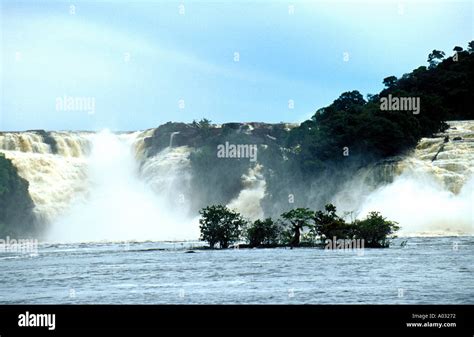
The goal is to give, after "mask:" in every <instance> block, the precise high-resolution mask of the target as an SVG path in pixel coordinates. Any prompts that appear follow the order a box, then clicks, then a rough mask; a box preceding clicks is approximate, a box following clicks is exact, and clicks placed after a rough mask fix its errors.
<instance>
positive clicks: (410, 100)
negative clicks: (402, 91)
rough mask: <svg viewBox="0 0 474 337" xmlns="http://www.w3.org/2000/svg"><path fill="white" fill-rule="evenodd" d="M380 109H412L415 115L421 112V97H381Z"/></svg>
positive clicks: (390, 95)
mask: <svg viewBox="0 0 474 337" xmlns="http://www.w3.org/2000/svg"><path fill="white" fill-rule="evenodd" d="M380 110H382V111H412V112H413V114H414V115H418V114H419V113H420V97H393V96H392V94H389V95H388V97H381V98H380Z"/></svg>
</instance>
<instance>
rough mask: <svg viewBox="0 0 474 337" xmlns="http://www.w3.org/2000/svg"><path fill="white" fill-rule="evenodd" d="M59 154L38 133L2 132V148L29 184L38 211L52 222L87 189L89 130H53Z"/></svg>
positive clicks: (43, 217) (0, 137)
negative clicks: (74, 131) (76, 131)
mask: <svg viewBox="0 0 474 337" xmlns="http://www.w3.org/2000/svg"><path fill="white" fill-rule="evenodd" d="M51 137H52V138H53V139H54V141H55V142H56V145H57V151H58V154H53V151H52V149H51V146H50V145H49V144H47V143H45V142H44V139H43V137H42V136H41V135H40V134H38V133H36V132H21V133H20V132H6V133H0V151H1V152H3V153H4V154H5V156H6V157H7V158H8V159H11V160H12V162H13V164H14V165H15V166H16V167H17V168H18V173H19V175H20V176H21V177H23V178H25V179H26V180H27V181H28V183H29V192H30V195H31V198H32V199H33V202H34V204H35V209H34V211H35V213H36V214H37V215H38V217H39V218H40V219H42V220H43V221H44V222H46V223H48V222H51V221H53V220H54V219H55V218H56V217H57V216H58V215H60V214H61V213H62V212H64V211H65V210H66V209H67V208H68V207H69V205H70V203H71V201H72V200H73V199H74V198H78V197H81V196H83V195H84V194H85V193H86V192H87V190H88V186H87V173H86V167H87V163H86V160H85V155H86V154H87V153H88V151H89V143H90V140H89V137H90V134H88V133H70V132H69V133H68V132H54V133H51Z"/></svg>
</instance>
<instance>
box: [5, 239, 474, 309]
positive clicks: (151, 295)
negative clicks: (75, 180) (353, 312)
mask: <svg viewBox="0 0 474 337" xmlns="http://www.w3.org/2000/svg"><path fill="white" fill-rule="evenodd" d="M404 240H407V241H408V242H407V244H406V246H405V247H401V246H400V243H401V242H402V241H404ZM190 245H192V243H183V244H180V243H175V244H173V243H156V242H145V243H130V244H129V245H126V244H121V243H101V244H97V243H96V244H61V245H51V244H40V245H39V247H38V252H37V254H24V253H12V252H2V253H0V266H1V267H2V272H1V275H0V303H2V304H5V303H10V304H14V303H137V304H140V303H321V304H323V303H324V304H331V303H453V304H458V303H470V304H473V303H474V237H472V236H471V237H437V238H405V239H397V240H396V241H394V243H393V245H392V248H389V249H365V250H364V251H363V252H360V251H358V252H356V251H327V250H323V249H309V248H306V249H303V248H301V249H293V250H290V249H259V250H257V249H240V250H225V251H205V250H196V253H194V254H190V253H186V246H190ZM157 249H164V250H157ZM361 253H362V254H361Z"/></svg>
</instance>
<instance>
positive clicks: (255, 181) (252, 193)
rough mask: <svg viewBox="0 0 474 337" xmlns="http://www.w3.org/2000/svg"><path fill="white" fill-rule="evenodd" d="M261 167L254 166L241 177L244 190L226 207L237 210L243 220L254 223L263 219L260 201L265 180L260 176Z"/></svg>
mask: <svg viewBox="0 0 474 337" xmlns="http://www.w3.org/2000/svg"><path fill="white" fill-rule="evenodd" d="M261 170H262V166H261V165H260V164H257V165H255V166H254V167H251V168H250V169H249V172H248V174H246V175H244V176H243V177H242V179H243V182H244V189H243V190H242V191H240V193H239V195H238V196H237V198H235V199H234V200H232V201H231V202H230V203H229V204H228V205H227V206H228V207H229V208H230V209H235V210H237V211H238V212H239V213H240V214H242V215H243V216H244V217H245V218H247V219H249V220H252V221H255V220H257V219H262V218H263V210H262V207H261V206H260V201H261V200H262V199H263V197H264V196H265V185H266V182H265V179H264V177H263V175H262V174H261Z"/></svg>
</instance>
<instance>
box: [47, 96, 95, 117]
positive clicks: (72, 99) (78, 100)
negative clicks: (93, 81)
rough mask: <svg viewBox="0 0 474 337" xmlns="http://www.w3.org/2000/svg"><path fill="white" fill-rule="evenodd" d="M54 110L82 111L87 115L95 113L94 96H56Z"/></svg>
mask: <svg viewBox="0 0 474 337" xmlns="http://www.w3.org/2000/svg"><path fill="white" fill-rule="evenodd" d="M56 111H72V112H80V111H84V112H87V113H88V114H89V115H93V114H94V113H95V98H94V97H78V96H63V97H56Z"/></svg>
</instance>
